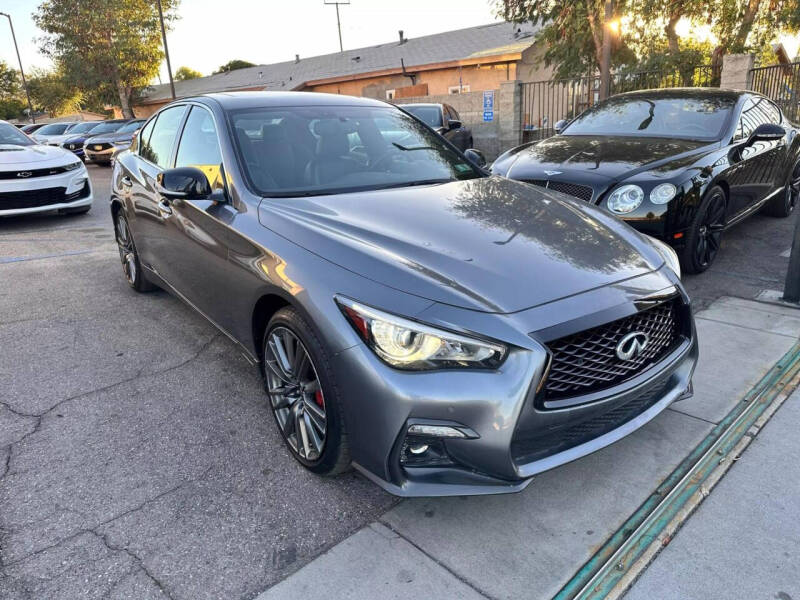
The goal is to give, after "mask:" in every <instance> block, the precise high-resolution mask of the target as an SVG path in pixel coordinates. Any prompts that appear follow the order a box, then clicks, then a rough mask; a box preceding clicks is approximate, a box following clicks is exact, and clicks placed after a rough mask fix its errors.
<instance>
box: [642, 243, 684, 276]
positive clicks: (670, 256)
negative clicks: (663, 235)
mask: <svg viewBox="0 0 800 600" xmlns="http://www.w3.org/2000/svg"><path fill="white" fill-rule="evenodd" d="M644 237H645V238H647V241H648V242H650V245H651V246H653V248H655V249H656V251H657V252H658V253H659V254H660V255H661V257H662V258H663V259H664V262H665V263H667V266H668V267H669V268H670V269H672V270H673V271H674V272H675V274H676V275H677V276H678V279H680V276H681V263H680V261H679V260H678V255H677V253H676V252H675V250H673V249H672V247H670V246H668V245H667V244H665V243H664V242H662V241H661V240H657V239H656V238H654V237H650V236H649V235H646V236H644Z"/></svg>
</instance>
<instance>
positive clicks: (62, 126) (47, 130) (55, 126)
mask: <svg viewBox="0 0 800 600" xmlns="http://www.w3.org/2000/svg"><path fill="white" fill-rule="evenodd" d="M70 125H72V123H50V124H49V125H45V126H44V127H42V128H41V129H39V130H37V131H36V134H37V135H38V134H42V135H62V134H64V133H66V131H67V129H68V128H69V126H70Z"/></svg>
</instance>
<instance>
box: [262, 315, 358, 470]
mask: <svg viewBox="0 0 800 600" xmlns="http://www.w3.org/2000/svg"><path fill="white" fill-rule="evenodd" d="M262 367H263V369H264V382H265V384H266V388H267V395H268V396H269V404H270V409H271V410H272V414H273V416H274V417H275V421H276V422H277V424H278V429H279V430H280V432H281V435H282V436H283V439H284V441H285V442H286V445H287V446H288V447H289V449H290V450H291V453H292V455H293V456H294V457H295V458H296V459H297V460H298V461H299V462H300V463H301V464H302V465H303V466H305V467H306V468H308V469H310V470H311V471H314V472H315V473H319V474H322V475H333V474H336V473H340V472H342V471H344V470H345V469H346V468H347V467H348V466H349V463H350V457H349V451H348V447H347V437H346V435H345V434H344V427H343V423H342V419H341V416H340V404H339V398H338V396H337V392H336V387H335V385H334V384H333V379H332V375H331V372H330V367H329V361H328V357H327V353H326V352H325V349H324V348H323V346H322V344H321V343H320V341H319V339H318V337H317V335H316V334H315V332H314V331H313V329H311V327H310V326H309V325H308V324H307V323H306V321H305V320H304V319H303V318H302V317H301V316H300V315H299V314H298V313H297V312H296V311H295V310H294V309H291V308H284V309H281V310H280V311H278V312H277V313H276V314H275V316H274V317H273V318H272V319H271V320H270V323H269V326H268V327H267V331H266V334H265V335H264V345H263V365H262Z"/></svg>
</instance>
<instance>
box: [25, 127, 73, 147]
mask: <svg viewBox="0 0 800 600" xmlns="http://www.w3.org/2000/svg"><path fill="white" fill-rule="evenodd" d="M75 125H77V123H75V122H69V123H48V124H47V125H45V126H44V127H42V128H41V129H37V130H36V132H35V133H34V134H33V139H35V140H36V141H37V142H39V143H40V144H47V145H53V146H59V145H61V142H62V141H63V137H62V136H63V135H64V134H65V133H67V132H68V131H69V130H70V128H71V127H74V126H75Z"/></svg>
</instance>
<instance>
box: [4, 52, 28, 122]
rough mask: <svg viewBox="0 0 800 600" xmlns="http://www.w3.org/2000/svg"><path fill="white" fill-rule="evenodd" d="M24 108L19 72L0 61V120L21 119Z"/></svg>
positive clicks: (25, 106)
mask: <svg viewBox="0 0 800 600" xmlns="http://www.w3.org/2000/svg"><path fill="white" fill-rule="evenodd" d="M25 108H27V105H26V104H25V100H24V97H23V95H22V85H21V83H20V77H19V71H17V70H16V69H13V68H11V67H10V66H9V65H8V63H6V62H5V61H2V60H0V119H16V118H18V117H21V116H22V115H23V114H24V110H25Z"/></svg>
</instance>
